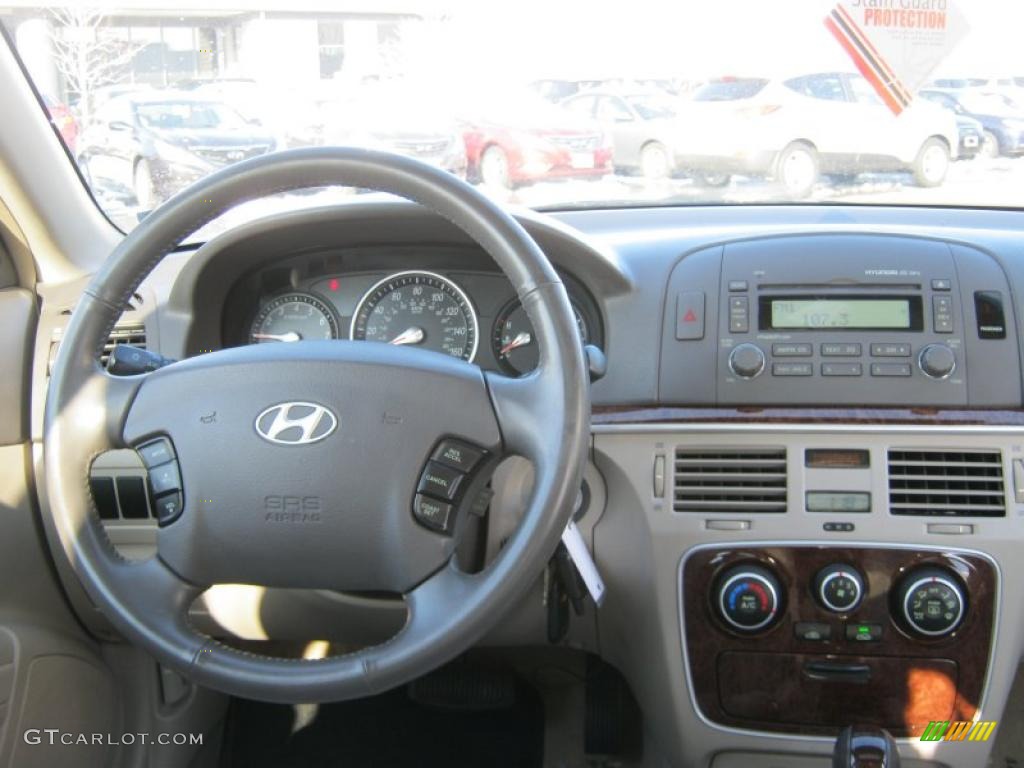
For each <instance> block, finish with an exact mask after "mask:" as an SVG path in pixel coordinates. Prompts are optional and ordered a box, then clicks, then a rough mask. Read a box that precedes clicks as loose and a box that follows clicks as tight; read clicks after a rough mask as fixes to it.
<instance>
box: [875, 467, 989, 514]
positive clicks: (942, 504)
mask: <svg viewBox="0 0 1024 768" xmlns="http://www.w3.org/2000/svg"><path fill="white" fill-rule="evenodd" d="M889 511H890V512H892V514H894V515H929V516H939V517H1005V516H1006V495H1005V489H1004V487H1003V461H1002V457H1001V456H1000V454H999V452H998V451H889Z"/></svg>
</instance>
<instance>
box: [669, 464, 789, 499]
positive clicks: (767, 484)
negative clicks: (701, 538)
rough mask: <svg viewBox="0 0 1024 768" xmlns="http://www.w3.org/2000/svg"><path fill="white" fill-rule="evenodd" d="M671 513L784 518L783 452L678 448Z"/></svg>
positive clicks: (784, 469) (784, 479)
mask: <svg viewBox="0 0 1024 768" xmlns="http://www.w3.org/2000/svg"><path fill="white" fill-rule="evenodd" d="M672 508H673V509H674V510H675V511H676V512H785V511H786V449H785V448H763V449H753V450H751V449H749V448H715V449H703V448H692V449H691V448H679V449H677V450H676V466H675V498H674V501H673V504H672Z"/></svg>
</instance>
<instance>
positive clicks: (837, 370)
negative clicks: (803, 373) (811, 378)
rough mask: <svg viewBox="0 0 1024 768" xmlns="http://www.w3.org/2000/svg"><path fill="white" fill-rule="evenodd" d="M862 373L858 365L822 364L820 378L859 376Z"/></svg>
mask: <svg viewBox="0 0 1024 768" xmlns="http://www.w3.org/2000/svg"><path fill="white" fill-rule="evenodd" d="M863 373H864V371H863V369H862V368H861V364H860V363H822V364H821V375H822V376H860V375H862V374H863Z"/></svg>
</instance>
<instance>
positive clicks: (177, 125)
mask: <svg viewBox="0 0 1024 768" xmlns="http://www.w3.org/2000/svg"><path fill="white" fill-rule="evenodd" d="M135 113H136V114H137V115H138V116H139V122H140V123H141V124H142V125H143V126H145V127H146V128H153V129H163V130H175V129H179V130H185V129H191V130H204V129H205V130H212V129H216V128H220V129H223V130H226V131H229V130H238V129H240V128H242V127H243V126H244V124H245V121H244V120H243V119H242V118H241V116H239V114H238V113H237V112H235V111H234V110H231V109H228V108H227V107H225V106H223V105H221V104H205V103H203V102H195V101H193V102H189V101H155V102H148V103H142V104H137V105H136V106H135Z"/></svg>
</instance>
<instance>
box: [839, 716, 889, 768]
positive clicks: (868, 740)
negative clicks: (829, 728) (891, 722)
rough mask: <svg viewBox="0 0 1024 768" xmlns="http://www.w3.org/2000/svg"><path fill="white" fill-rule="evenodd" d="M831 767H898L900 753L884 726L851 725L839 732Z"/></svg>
mask: <svg viewBox="0 0 1024 768" xmlns="http://www.w3.org/2000/svg"><path fill="white" fill-rule="evenodd" d="M832 768H900V754H899V752H897V751H896V742H895V741H894V740H893V738H892V736H891V735H890V734H889V732H888V731H887V730H885V729H884V728H872V727H868V726H853V725H851V726H848V727H846V728H844V729H843V730H841V731H840V732H839V738H838V739H836V748H835V751H834V752H833V753H832Z"/></svg>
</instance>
